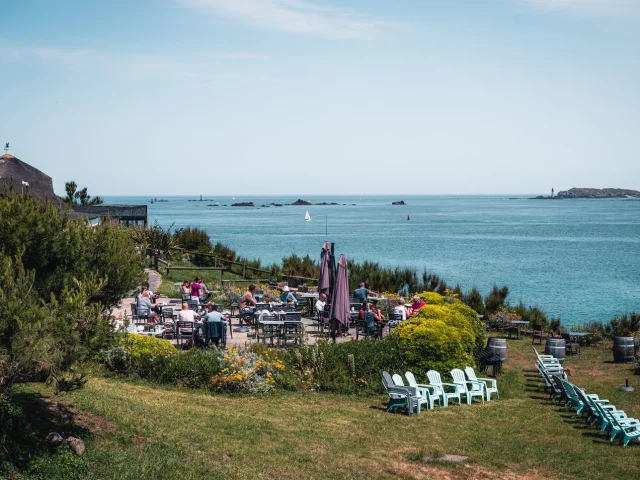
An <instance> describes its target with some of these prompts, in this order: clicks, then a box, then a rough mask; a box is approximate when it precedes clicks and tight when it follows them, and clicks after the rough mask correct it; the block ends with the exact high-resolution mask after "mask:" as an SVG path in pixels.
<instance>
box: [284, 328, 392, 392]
mask: <svg viewBox="0 0 640 480" xmlns="http://www.w3.org/2000/svg"><path fill="white" fill-rule="evenodd" d="M281 358H282V361H283V362H284V364H285V366H286V369H285V371H284V373H283V374H282V375H280V376H279V377H278V383H279V384H280V386H281V387H283V388H287V389H291V390H296V389H301V390H317V391H329V392H335V393H345V394H351V393H380V392H382V391H383V388H382V384H381V382H380V375H381V372H382V371H383V370H388V371H391V372H404V367H405V363H404V355H403V349H402V345H401V344H400V341H399V340H398V339H397V338H394V337H385V338H384V339H382V340H379V341H369V340H362V341H359V342H356V341H352V342H344V343H329V342H318V343H316V344H315V345H313V346H310V347H300V348H297V349H293V350H290V351H287V352H284V353H283V354H282V355H281Z"/></svg>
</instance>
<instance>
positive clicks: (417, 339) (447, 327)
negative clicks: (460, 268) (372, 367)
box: [392, 292, 485, 372]
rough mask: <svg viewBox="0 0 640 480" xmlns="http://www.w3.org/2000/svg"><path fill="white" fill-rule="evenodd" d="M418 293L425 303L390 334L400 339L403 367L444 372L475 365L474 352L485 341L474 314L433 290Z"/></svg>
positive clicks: (421, 370) (482, 327)
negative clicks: (404, 365) (404, 364)
mask: <svg viewBox="0 0 640 480" xmlns="http://www.w3.org/2000/svg"><path fill="white" fill-rule="evenodd" d="M419 296H420V298H422V299H423V300H424V301H425V303H427V305H426V306H424V307H423V308H421V309H420V310H419V311H418V312H417V313H416V314H415V315H414V316H413V317H411V318H410V319H408V320H407V321H404V322H401V323H400V325H398V327H396V329H395V330H394V332H393V333H392V336H394V337H397V338H398V339H399V340H400V342H401V347H402V351H403V354H404V360H405V362H406V365H407V367H408V368H409V369H411V370H414V371H416V372H425V371H426V370H429V369H434V370H438V371H444V372H448V371H449V370H451V369H452V368H456V367H465V366H466V365H472V366H473V365H475V361H474V357H475V354H476V352H477V351H479V350H480V349H481V348H482V347H483V345H484V340H485V334H484V325H483V324H482V322H480V319H479V318H478V315H477V313H476V312H474V311H473V310H471V309H470V308H469V307H467V306H466V305H464V304H463V303H462V302H460V301H459V300H456V299H451V298H450V300H449V301H447V299H446V298H445V297H442V296H440V295H438V294H436V293H429V292H423V293H421V294H420V295H419ZM450 302H451V303H450Z"/></svg>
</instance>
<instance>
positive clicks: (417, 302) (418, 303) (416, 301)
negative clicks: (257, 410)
mask: <svg viewBox="0 0 640 480" xmlns="http://www.w3.org/2000/svg"><path fill="white" fill-rule="evenodd" d="M425 305H426V303H424V300H422V299H421V298H420V297H419V296H418V295H415V296H414V297H413V302H411V308H410V309H408V312H407V313H408V316H409V317H412V316H414V315H415V314H416V312H417V311H418V310H420V309H421V308H422V307H424V306H425Z"/></svg>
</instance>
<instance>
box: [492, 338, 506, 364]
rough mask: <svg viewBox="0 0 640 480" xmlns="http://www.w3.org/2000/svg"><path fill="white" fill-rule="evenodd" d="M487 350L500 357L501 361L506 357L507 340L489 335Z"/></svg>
mask: <svg viewBox="0 0 640 480" xmlns="http://www.w3.org/2000/svg"><path fill="white" fill-rule="evenodd" d="M487 350H489V351H490V352H491V353H494V354H496V355H497V356H498V357H500V361H502V362H504V361H505V360H506V359H507V341H506V340H505V339H504V338H496V337H489V339H488V340H487Z"/></svg>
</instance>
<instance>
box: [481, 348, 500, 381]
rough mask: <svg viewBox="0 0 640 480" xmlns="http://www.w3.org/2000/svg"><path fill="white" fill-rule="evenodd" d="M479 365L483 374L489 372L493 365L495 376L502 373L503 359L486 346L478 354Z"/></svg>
mask: <svg viewBox="0 0 640 480" xmlns="http://www.w3.org/2000/svg"><path fill="white" fill-rule="evenodd" d="M478 365H479V367H480V372H482V373H483V374H484V373H486V372H487V370H488V368H489V367H492V369H493V376H494V377H495V376H497V375H500V374H501V373H502V360H501V359H500V356H499V355H498V354H497V353H495V352H493V351H491V350H489V349H488V348H486V347H485V348H483V349H482V350H480V353H479V354H478Z"/></svg>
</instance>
